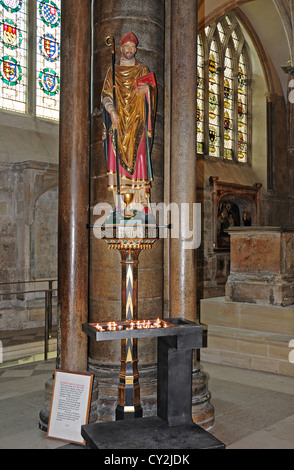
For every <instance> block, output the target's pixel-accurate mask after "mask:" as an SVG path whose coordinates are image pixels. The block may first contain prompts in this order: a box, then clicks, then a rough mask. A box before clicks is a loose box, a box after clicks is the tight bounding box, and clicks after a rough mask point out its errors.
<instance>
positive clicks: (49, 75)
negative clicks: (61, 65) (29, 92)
mask: <svg viewBox="0 0 294 470" xmlns="http://www.w3.org/2000/svg"><path fill="white" fill-rule="evenodd" d="M39 85H40V88H41V90H43V91H44V93H46V95H48V96H55V95H56V94H57V93H58V92H59V88H60V80H59V77H58V75H57V73H56V72H55V71H54V70H50V69H47V68H46V69H44V70H42V72H40V74H39Z"/></svg>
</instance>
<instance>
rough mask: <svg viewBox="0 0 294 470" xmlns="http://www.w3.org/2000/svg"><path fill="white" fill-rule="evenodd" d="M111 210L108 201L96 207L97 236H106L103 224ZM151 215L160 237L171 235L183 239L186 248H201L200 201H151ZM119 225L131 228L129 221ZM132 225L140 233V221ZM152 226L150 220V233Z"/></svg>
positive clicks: (94, 213) (95, 227)
mask: <svg viewBox="0 0 294 470" xmlns="http://www.w3.org/2000/svg"><path fill="white" fill-rule="evenodd" d="M142 209H143V208H142ZM111 211H112V207H111V205H110V204H108V203H99V204H96V206H95V207H94V210H93V215H94V216H98V219H97V220H96V221H95V223H94V225H93V233H94V236H95V237H96V238H99V239H100V238H104V237H105V226H103V224H104V223H105V221H106V219H107V218H108V217H109V215H110V214H111V213H112V212H111ZM142 212H143V211H142ZM151 215H152V220H154V221H156V223H157V226H158V236H159V238H167V237H168V236H170V237H171V238H178V239H181V240H182V242H183V248H184V249H185V250H193V249H196V248H199V246H200V244H201V204H200V203H193V204H189V203H182V204H177V203H170V204H165V203H163V202H161V203H158V204H155V203H151ZM119 225H120V226H121V227H123V228H125V229H128V228H130V223H129V222H121V223H120V224H119ZM131 226H132V228H134V227H135V228H136V229H137V233H140V227H141V223H140V221H137V222H136V218H134V223H132V224H131ZM109 227H111V225H109ZM152 227H153V225H152V223H151V224H150V225H149V222H148V223H147V225H146V228H147V230H150V234H152V230H153V228H152ZM141 228H142V227H141ZM107 230H109V229H107ZM108 233H109V232H108ZM122 233H123V232H122ZM107 238H109V235H107ZM122 238H123V235H122Z"/></svg>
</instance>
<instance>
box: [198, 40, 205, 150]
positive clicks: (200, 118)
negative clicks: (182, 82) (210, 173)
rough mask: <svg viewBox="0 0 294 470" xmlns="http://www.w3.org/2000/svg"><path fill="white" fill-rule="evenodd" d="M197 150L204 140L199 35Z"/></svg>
mask: <svg viewBox="0 0 294 470" xmlns="http://www.w3.org/2000/svg"><path fill="white" fill-rule="evenodd" d="M197 61H198V64H197V151H198V152H199V153H203V142H204V121H203V118H204V88H203V85H204V75H203V72H204V52H203V45H202V42H201V38H200V36H199V37H198V58H197Z"/></svg>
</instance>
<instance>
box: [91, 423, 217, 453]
mask: <svg viewBox="0 0 294 470" xmlns="http://www.w3.org/2000/svg"><path fill="white" fill-rule="evenodd" d="M82 436H83V438H84V439H85V441H86V442H87V445H88V448H90V449H224V448H225V446H224V444H223V443H222V442H220V441H219V440H218V439H216V438H215V437H213V436H212V435H211V434H209V433H208V432H207V431H205V430H204V429H202V428H201V427H200V426H198V425H197V424H194V423H193V422H191V423H186V424H182V425H177V426H168V424H167V423H166V421H164V420H163V419H161V418H159V417H152V418H141V419H134V420H131V421H116V422H107V423H99V424H88V425H85V426H82Z"/></svg>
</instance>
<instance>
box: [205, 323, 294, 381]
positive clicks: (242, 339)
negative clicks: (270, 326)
mask: <svg viewBox="0 0 294 470" xmlns="http://www.w3.org/2000/svg"><path fill="white" fill-rule="evenodd" d="M292 338H293V337H292V336H289V335H280V334H274V333H266V332H260V331H252V330H242V329H238V328H227V327H221V326H214V325H210V326H209V327H208V333H207V348H203V349H201V353H200V355H201V361H205V362H210V363H214V364H222V365H231V366H236V367H240V368H245V369H252V370H260V371H264V372H271V373H276V374H282V375H287V376H294V364H292V363H290V361H289V354H290V352H291V349H290V347H289V343H290V341H291V340H292Z"/></svg>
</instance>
